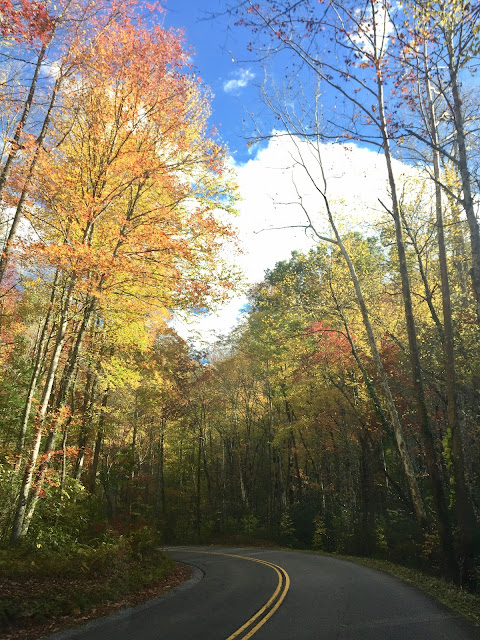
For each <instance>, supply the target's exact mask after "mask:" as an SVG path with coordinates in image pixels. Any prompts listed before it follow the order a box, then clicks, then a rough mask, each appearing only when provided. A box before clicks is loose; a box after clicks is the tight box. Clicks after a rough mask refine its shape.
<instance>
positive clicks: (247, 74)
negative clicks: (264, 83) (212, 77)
mask: <svg viewBox="0 0 480 640" xmlns="http://www.w3.org/2000/svg"><path fill="white" fill-rule="evenodd" d="M234 75H235V77H234V78H231V80H227V81H226V82H225V83H224V84H223V90H224V91H225V93H236V92H237V91H239V90H240V89H243V88H245V87H246V86H247V84H248V83H249V82H250V80H253V79H254V78H255V74H254V73H253V72H252V71H250V69H239V70H238V71H236V72H235V74H234Z"/></svg>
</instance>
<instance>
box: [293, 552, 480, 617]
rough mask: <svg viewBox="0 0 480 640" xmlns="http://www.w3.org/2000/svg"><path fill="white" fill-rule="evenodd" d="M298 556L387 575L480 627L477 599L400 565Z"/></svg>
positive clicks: (479, 610)
mask: <svg viewBox="0 0 480 640" xmlns="http://www.w3.org/2000/svg"><path fill="white" fill-rule="evenodd" d="M301 552H302V553H313V554H315V555H321V556H329V557H331V558H339V559H341V560H348V561H349V562H355V563H356V564H361V565H364V566H365V567H370V568H372V569H378V570H380V571H385V572H386V573H390V574H391V575H393V576H395V577H396V578H400V580H403V581H404V582H406V583H408V584H411V585H413V586H414V587H417V588H418V589H421V590H422V591H425V592H426V593H428V594H429V595H431V596H433V597H434V598H436V599H437V600H439V601H440V602H441V603H442V604H444V605H445V606H447V607H448V608H449V609H451V610H452V611H454V612H456V613H459V614H460V615H462V616H463V617H464V618H467V620H469V621H470V622H473V623H474V624H476V625H479V626H480V596H479V595H476V594H474V593H470V592H469V591H465V590H464V589H461V588H460V587H457V586H456V585H454V584H453V583H451V582H447V581H446V580H443V579H442V578H437V577H434V576H430V575H427V574H426V573H423V572H422V571H419V570H417V569H410V568H408V567H403V566H402V565H399V564H394V563H393V562H388V561H387V560H377V559H374V558H359V557H357V556H343V555H339V554H336V553H326V552H324V551H315V550H309V549H302V550H301Z"/></svg>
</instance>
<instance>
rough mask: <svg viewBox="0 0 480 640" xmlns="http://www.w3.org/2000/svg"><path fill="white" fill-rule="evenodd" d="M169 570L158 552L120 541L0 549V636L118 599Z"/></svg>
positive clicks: (169, 563)
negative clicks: (60, 548)
mask: <svg viewBox="0 0 480 640" xmlns="http://www.w3.org/2000/svg"><path fill="white" fill-rule="evenodd" d="M174 569H175V563H174V562H173V560H171V559H170V558H168V557H166V556H165V555H163V554H162V553H161V552H160V551H158V550H156V549H155V548H153V547H151V548H150V547H149V548H143V549H139V548H138V546H136V545H133V546H132V543H131V541H130V540H126V539H123V538H120V539H119V540H117V541H115V542H114V543H105V542H103V543H100V544H98V546H87V545H78V546H75V547H73V548H69V549H62V550H51V549H31V548H29V549H26V548H20V549H14V550H11V549H8V550H2V551H0V636H2V637H3V634H4V633H5V634H6V633H12V632H15V631H16V630H19V629H21V628H23V627H31V626H32V625H36V624H41V623H44V622H46V621H48V620H52V619H55V618H60V617H62V616H75V617H78V616H82V615H83V614H85V613H88V612H89V611H91V610H92V609H95V608H97V607H98V606H99V605H104V604H107V603H115V602H118V601H121V600H123V599H125V598H126V597H127V596H128V595H130V594H134V593H138V592H139V591H141V590H144V589H146V588H148V587H151V586H154V585H155V584H157V583H160V582H161V581H162V580H165V579H166V578H168V577H169V576H170V575H171V574H172V573H173V571H174ZM125 606H128V603H126V604H125Z"/></svg>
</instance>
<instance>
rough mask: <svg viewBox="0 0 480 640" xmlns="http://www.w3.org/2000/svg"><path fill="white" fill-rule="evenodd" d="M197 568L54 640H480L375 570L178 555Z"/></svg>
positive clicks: (206, 551)
mask: <svg viewBox="0 0 480 640" xmlns="http://www.w3.org/2000/svg"><path fill="white" fill-rule="evenodd" d="M167 551H168V553H169V554H170V555H171V556H172V557H173V558H174V559H175V560H178V561H180V562H183V563H185V564H188V565H191V566H192V567H193V568H194V576H193V578H192V580H190V581H189V582H188V583H186V584H184V585H183V587H182V588H180V589H178V590H176V591H175V592H174V593H172V594H171V595H169V596H167V597H164V598H160V599H158V600H155V601H152V602H150V603H147V604H145V605H141V606H140V607H136V608H135V609H129V610H127V611H124V612H121V613H120V614H115V615H114V616H110V617H109V618H105V619H103V620H99V621H95V622H93V623H89V624H88V625H86V626H84V627H81V628H78V629H76V630H73V631H69V632H62V633H57V634H54V635H53V636H50V640H67V639H68V640H163V639H168V640H248V639H249V638H253V639H254V640H474V639H477V640H479V639H480V631H479V628H478V627H474V626H473V625H470V624H469V623H468V622H466V621H464V620H463V619H462V618H460V617H459V616H456V615H455V614H453V613H451V612H450V611H448V610H447V609H446V608H444V607H443V606H442V605H440V604H438V603H437V602H435V601H434V600H433V599H431V598H430V597H429V596H427V595H425V594H424V593H422V592H420V591H418V590H416V589H414V588H412V587H409V586H407V585H406V584H404V583H403V582H401V581H400V580H397V579H396V578H393V577H391V576H389V575H387V574H384V573H382V572H379V571H375V570H374V569H368V568H366V567H363V566H359V565H356V564H353V563H350V562H347V561H344V560H338V559H336V558H329V557H323V556H318V555H313V554H312V555H311V554H304V553H294V552H289V551H274V550H266V549H238V548H236V549H233V548H220V547H170V548H169V549H167Z"/></svg>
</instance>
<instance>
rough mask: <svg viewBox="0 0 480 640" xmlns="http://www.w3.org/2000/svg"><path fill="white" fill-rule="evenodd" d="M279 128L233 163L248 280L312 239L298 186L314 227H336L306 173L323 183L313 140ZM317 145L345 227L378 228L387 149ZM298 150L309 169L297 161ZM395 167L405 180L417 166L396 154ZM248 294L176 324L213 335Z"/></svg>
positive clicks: (228, 325)
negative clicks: (251, 153)
mask: <svg viewBox="0 0 480 640" xmlns="http://www.w3.org/2000/svg"><path fill="white" fill-rule="evenodd" d="M277 133H278V135H277V136H274V137H272V138H271V139H270V140H269V142H268V144H267V145H266V146H264V147H263V148H261V149H258V148H257V151H256V154H255V156H254V157H252V159H250V160H248V161H247V162H245V163H243V164H238V165H234V166H235V170H236V173H237V182H238V185H239V189H240V195H241V198H242V200H241V202H240V203H239V216H238V218H237V219H236V221H235V223H236V225H237V227H238V231H239V237H240V242H241V245H242V247H243V254H242V255H241V256H240V257H238V256H236V258H235V261H236V264H238V266H240V267H241V268H242V269H243V271H244V273H245V277H246V280H247V283H248V284H250V285H251V284H254V283H256V282H260V281H261V280H262V279H263V277H264V272H265V270H266V269H272V268H273V267H274V266H275V264H276V263H277V262H279V261H280V260H288V259H289V257H290V255H291V252H292V251H294V250H297V251H303V252H305V251H308V250H309V249H310V248H312V247H313V246H314V245H315V243H316V240H315V237H314V236H313V234H312V232H311V231H309V230H308V229H306V226H307V223H308V221H307V219H306V215H305V212H304V210H303V209H302V207H301V206H300V204H299V202H300V199H299V194H300V195H301V198H302V204H303V206H304V207H305V209H306V210H307V212H308V213H309V215H310V218H311V221H312V224H313V225H314V226H315V229H316V230H317V232H318V233H319V234H321V235H326V236H330V237H331V235H332V232H331V229H330V228H329V224H328V220H327V218H326V215H325V209H324V206H323V204H322V198H321V197H320V195H319V193H318V192H317V190H316V188H315V185H314V184H313V183H312V181H311V180H310V177H309V175H310V176H312V177H313V179H314V180H315V181H317V182H318V184H319V185H321V182H322V177H321V169H320V166H319V164H318V156H317V157H316V151H317V150H316V148H315V146H312V145H311V144H309V143H308V142H304V141H301V140H299V139H298V138H295V139H293V140H292V139H290V138H288V137H287V136H285V135H282V132H277ZM320 152H321V157H322V163H323V170H324V173H325V178H326V182H327V194H328V197H329V199H330V204H331V207H332V210H333V213H334V216H335V219H336V223H337V225H338V226H339V228H340V230H341V231H342V232H346V231H348V230H350V229H358V230H359V231H362V230H363V231H364V232H369V233H372V232H374V229H375V226H376V224H377V223H378V222H379V221H380V219H383V218H384V216H385V213H384V211H383V209H382V206H381V205H380V203H379V200H378V199H379V198H380V199H381V200H382V201H383V202H386V203H388V202H389V195H388V193H389V191H388V179H387V178H388V176H387V171H386V168H385V158H384V157H383V155H382V154H381V153H378V152H375V151H371V150H368V149H366V148H364V147H359V146H356V145H355V144H348V145H343V144H336V143H330V144H324V145H320ZM300 156H301V158H302V159H303V161H304V162H305V164H306V166H307V168H308V173H307V172H306V171H305V169H303V168H302V166H301V165H300V164H299V159H300ZM394 171H395V175H396V177H397V178H398V179H399V182H400V183H401V182H402V179H403V177H405V176H407V177H408V176H409V175H413V173H414V171H415V170H414V169H413V168H412V167H408V166H407V165H405V164H403V163H401V162H399V161H394ZM245 302H246V298H245V296H244V295H239V296H238V297H236V298H234V299H233V300H231V301H230V302H229V303H228V304H227V305H225V307H223V308H222V309H221V310H219V311H218V312H217V313H213V314H209V315H207V316H202V317H199V316H196V317H195V318H192V320H191V322H192V323H191V324H190V325H189V326H187V325H183V326H179V325H177V326H176V329H177V330H178V331H179V333H180V334H181V335H182V336H183V337H186V338H187V337H190V338H192V337H193V339H194V340H196V339H197V336H198V334H200V335H202V336H203V339H204V340H206V341H207V342H213V341H214V339H215V336H219V335H220V334H226V333H228V332H229V330H231V329H232V328H233V327H234V326H235V324H236V323H237V322H238V320H239V318H240V316H241V314H240V308H241V307H242V306H243V305H244V304H245ZM195 334H197V335H195Z"/></svg>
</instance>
